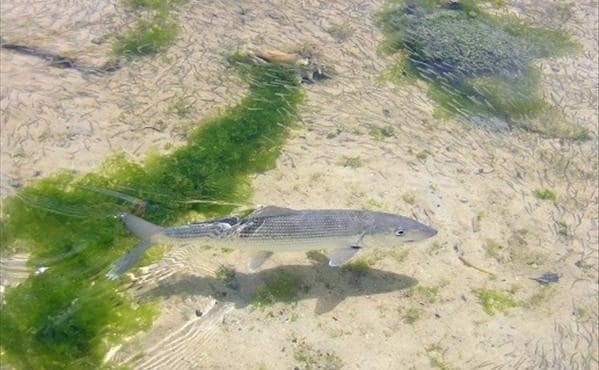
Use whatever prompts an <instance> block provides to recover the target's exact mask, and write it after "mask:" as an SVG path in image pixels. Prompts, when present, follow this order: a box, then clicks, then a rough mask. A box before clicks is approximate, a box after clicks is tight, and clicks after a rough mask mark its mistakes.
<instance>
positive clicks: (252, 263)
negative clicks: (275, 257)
mask: <svg viewBox="0 0 599 370" xmlns="http://www.w3.org/2000/svg"><path fill="white" fill-rule="evenodd" d="M270 256H272V252H268V251H260V252H255V253H253V254H252V255H251V257H250V260H249V261H248V265H247V266H248V270H249V271H250V272H254V271H256V270H257V269H258V268H260V266H262V264H263V263H264V262H265V261H266V260H267V259H268V258H269V257H270Z"/></svg>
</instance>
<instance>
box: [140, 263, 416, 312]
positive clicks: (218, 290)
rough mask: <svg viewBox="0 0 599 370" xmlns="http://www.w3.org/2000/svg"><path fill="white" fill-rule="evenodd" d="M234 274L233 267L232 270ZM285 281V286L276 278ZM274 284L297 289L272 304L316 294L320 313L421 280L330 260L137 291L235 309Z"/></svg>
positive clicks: (147, 296)
mask: <svg viewBox="0 0 599 370" xmlns="http://www.w3.org/2000/svg"><path fill="white" fill-rule="evenodd" d="M228 271H229V272H230V273H231V274H233V270H228ZM281 281H284V283H283V285H282V287H281V286H280V285H279V284H277V282H281ZM273 283H274V285H275V286H278V288H275V289H278V290H282V289H291V290H293V292H292V294H291V296H292V298H291V299H290V296H289V295H288V294H285V292H280V291H279V292H278V293H283V294H269V296H268V298H269V303H275V302H290V301H295V300H298V301H299V300H304V299H313V298H316V299H317V301H316V308H315V313H316V314H317V315H320V314H323V313H326V312H329V311H331V310H333V309H334V308H335V307H336V306H337V305H338V304H339V303H341V302H342V301H343V300H344V299H345V298H347V297H356V296H370V295H375V294H382V293H389V292H395V291H400V290H404V289H408V288H411V287H413V286H415V285H416V284H418V281H417V280H416V279H414V278H411V277H409V276H406V275H402V274H396V273H393V272H388V271H383V270H377V269H373V268H368V269H360V270H352V269H351V268H335V267H329V266H328V265H327V264H326V261H324V263H323V262H320V261H319V263H318V264H316V265H285V266H279V267H275V268H271V269H265V270H262V271H258V272H256V273H252V274H246V273H242V272H234V276H229V277H228V278H225V279H223V278H222V276H221V278H220V279H219V278H216V277H213V276H197V275H191V274H184V275H175V276H173V279H172V280H171V281H169V282H159V283H158V284H159V285H157V286H154V287H152V288H150V289H149V290H147V291H145V292H142V293H141V294H139V296H138V297H139V298H140V299H141V300H142V301H145V300H152V299H155V298H158V297H170V296H175V295H201V296H212V297H214V298H215V299H216V300H217V301H226V302H233V303H234V304H235V307H236V308H243V307H246V306H248V305H250V304H252V303H255V301H254V297H255V295H256V294H257V292H258V291H259V290H264V289H269V288H268V287H272V286H273Z"/></svg>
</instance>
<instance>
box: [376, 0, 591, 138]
mask: <svg viewBox="0 0 599 370" xmlns="http://www.w3.org/2000/svg"><path fill="white" fill-rule="evenodd" d="M378 23H379V25H380V26H381V27H382V29H383V33H384V34H385V41H384V42H383V45H382V49H383V50H384V51H385V52H387V53H389V54H396V53H400V57H398V58H397V63H396V65H394V66H393V67H391V68H390V69H389V71H387V72H386V73H384V74H383V78H388V79H392V80H396V81H398V80H399V81H409V80H413V79H420V80H423V81H426V82H427V84H428V87H429V88H428V94H429V96H430V97H431V98H432V99H433V100H434V101H435V102H437V104H438V106H439V108H438V112H437V113H438V114H439V115H440V116H448V115H449V116H451V115H460V116H463V117H466V118H474V117H486V118H489V117H495V118H499V119H503V120H505V121H506V122H508V123H509V124H511V125H513V126H516V127H520V128H522V129H524V130H528V131H531V132H536V133H540V134H543V135H546V136H550V137H561V138H571V139H581V140H582V139H586V138H588V135H587V132H586V130H584V129H582V128H580V127H578V126H576V125H573V124H570V123H568V122H566V120H565V119H564V118H563V117H562V116H561V115H560V114H559V111H558V109H557V108H555V107H552V106H551V105H549V104H548V103H547V102H546V101H545V100H544V98H543V93H542V88H541V73H540V71H539V70H538V68H536V67H535V66H534V61H535V60H537V59H540V58H547V57H557V56H563V55H569V54H572V53H576V52H577V51H578V50H579V49H580V47H579V46H578V45H577V44H576V43H574V42H573V41H571V40H570V39H569V37H568V36H567V35H565V34H563V33H561V32H558V31H554V30H548V29H542V28H537V27H532V26H529V25H527V24H525V23H524V22H523V21H521V20H520V19H518V18H516V17H510V16H491V15H488V14H486V13H485V12H483V11H482V10H480V9H479V8H478V6H477V5H476V3H475V2H474V1H460V2H455V3H453V2H446V1H440V0H439V1H435V0H405V1H393V2H392V3H391V4H390V5H388V6H387V8H386V9H385V10H383V11H382V12H380V13H379V14H378Z"/></svg>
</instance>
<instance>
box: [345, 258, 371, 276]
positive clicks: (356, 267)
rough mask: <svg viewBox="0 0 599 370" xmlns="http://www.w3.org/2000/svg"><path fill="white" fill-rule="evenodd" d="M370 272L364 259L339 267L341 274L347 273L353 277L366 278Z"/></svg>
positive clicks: (368, 265) (368, 264)
mask: <svg viewBox="0 0 599 370" xmlns="http://www.w3.org/2000/svg"><path fill="white" fill-rule="evenodd" d="M371 270H372V268H371V267H370V263H368V261H367V260H365V259H359V260H356V261H353V262H349V263H346V264H344V265H343V266H341V272H342V273H349V274H352V275H353V276H355V277H363V276H366V275H368V273H369V272H370V271H371Z"/></svg>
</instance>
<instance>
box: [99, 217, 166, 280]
mask: <svg viewBox="0 0 599 370" xmlns="http://www.w3.org/2000/svg"><path fill="white" fill-rule="evenodd" d="M120 217H121V219H122V220H123V223H124V224H125V226H127V228H128V229H129V230H130V231H131V232H132V233H133V234H135V235H136V236H137V237H139V238H141V240H140V241H139V242H138V243H137V244H136V245H135V247H133V249H131V250H130V251H128V252H127V253H125V255H124V256H122V257H121V258H119V260H118V261H116V262H115V263H114V264H113V265H112V268H111V269H110V271H108V273H107V274H106V277H107V278H108V279H109V280H116V279H118V278H119V277H120V276H121V275H122V274H123V273H124V272H125V271H127V270H129V269H130V268H131V267H133V265H135V264H136V263H137V262H138V261H139V260H140V259H141V257H142V256H143V254H144V252H145V251H146V249H148V248H150V247H151V246H152V244H153V242H152V239H151V238H152V236H153V235H155V234H157V233H159V232H160V231H162V228H161V227H160V226H157V225H154V224H152V223H150V222H147V221H145V220H142V219H141V218H139V217H136V216H133V215H131V214H128V213H123V214H121V215H120Z"/></svg>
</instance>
